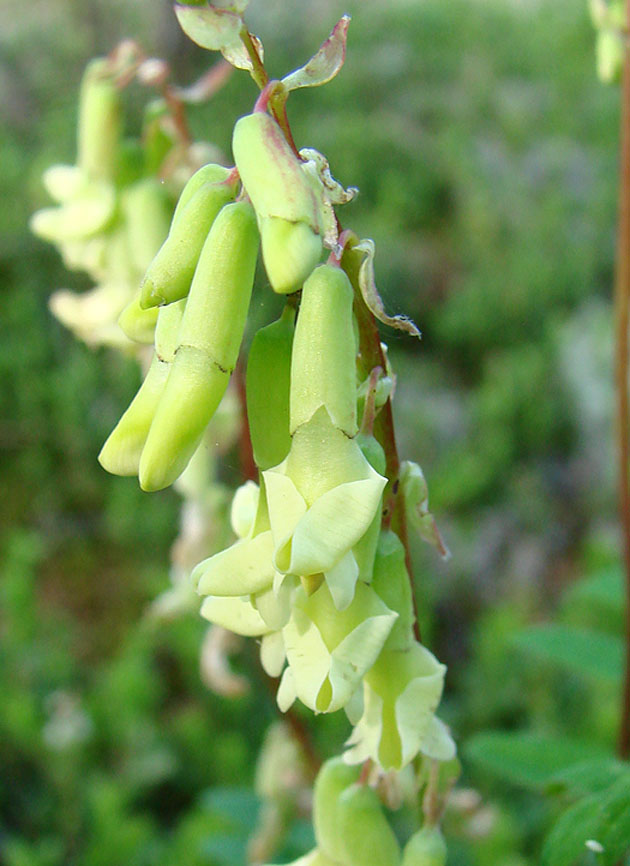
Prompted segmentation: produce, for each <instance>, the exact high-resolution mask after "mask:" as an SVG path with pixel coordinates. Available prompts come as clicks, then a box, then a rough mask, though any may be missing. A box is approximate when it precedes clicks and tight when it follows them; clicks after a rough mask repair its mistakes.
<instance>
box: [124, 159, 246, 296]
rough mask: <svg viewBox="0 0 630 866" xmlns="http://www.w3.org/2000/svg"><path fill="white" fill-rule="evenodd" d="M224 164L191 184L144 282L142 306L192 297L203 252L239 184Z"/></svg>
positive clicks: (205, 169) (201, 171)
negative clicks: (232, 178)
mask: <svg viewBox="0 0 630 866" xmlns="http://www.w3.org/2000/svg"><path fill="white" fill-rule="evenodd" d="M229 178H230V171H229V169H227V168H224V167H223V166H221V165H207V166H204V167H203V168H200V169H199V171H198V172H196V173H195V174H194V175H193V176H192V177H191V178H190V180H189V181H188V183H187V185H186V186H185V187H184V190H183V191H182V194H181V196H180V200H179V203H178V205H177V207H176V208H175V213H174V214H173V222H172V224H171V229H170V232H169V234H168V237H167V238H166V240H165V241H164V243H163V245H162V247H161V248H160V250H159V251H158V253H157V255H156V256H155V258H154V259H153V261H152V262H151V264H150V265H149V267H148V269H147V272H146V274H145V277H144V280H143V282H142V290H141V304H142V306H144V307H152V306H156V305H158V304H170V303H172V302H173V301H176V300H179V299H180V298H185V297H186V295H187V294H188V292H189V290H190V288H191V284H192V281H193V276H194V273H195V269H196V267H197V264H198V262H199V258H200V255H201V251H202V249H203V246H204V244H205V241H206V238H207V237H208V232H209V231H210V229H211V227H212V225H213V223H214V221H215V219H216V217H217V215H218V214H219V212H220V211H221V209H222V208H223V206H224V205H226V204H227V203H228V202H229V201H231V200H232V199H233V198H234V194H235V191H236V184H235V182H233V181H231V180H230V179H229Z"/></svg>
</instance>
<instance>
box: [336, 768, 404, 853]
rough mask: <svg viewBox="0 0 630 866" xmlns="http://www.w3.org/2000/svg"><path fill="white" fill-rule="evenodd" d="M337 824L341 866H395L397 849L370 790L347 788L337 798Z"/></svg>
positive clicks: (363, 787) (361, 787) (357, 785)
mask: <svg viewBox="0 0 630 866" xmlns="http://www.w3.org/2000/svg"><path fill="white" fill-rule="evenodd" d="M337 820H338V827H339V835H340V840H341V849H340V851H339V853H338V857H339V861H340V862H341V863H343V864H344V866H399V864H400V845H399V844H398V840H397V839H396V836H395V835H394V831H393V830H392V828H391V827H390V825H389V823H388V821H387V818H386V817H385V814H384V812H383V808H382V806H381V803H380V800H379V798H378V795H377V794H376V791H374V789H373V788H370V787H368V786H367V785H359V784H354V785H351V786H350V787H349V788H347V789H346V790H345V791H344V792H343V793H342V794H341V796H340V797H339V802H338V818H337Z"/></svg>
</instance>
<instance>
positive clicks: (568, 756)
mask: <svg viewBox="0 0 630 866" xmlns="http://www.w3.org/2000/svg"><path fill="white" fill-rule="evenodd" d="M464 753H465V755H466V757H467V758H468V760H470V761H474V762H475V763H476V764H479V765H480V766H482V767H484V768H485V769H486V770H488V771H490V772H492V773H494V774H495V775H497V776H499V777H500V778H503V779H506V780H508V781H510V782H513V783H515V784H517V785H523V786H525V787H529V788H538V789H544V788H547V787H548V786H549V785H550V784H553V782H554V779H556V778H557V776H558V774H559V773H560V772H562V771H564V770H567V769H568V768H570V767H572V766H574V765H575V764H578V763H581V762H584V761H586V760H596V759H599V760H604V759H606V758H608V757H609V755H608V753H607V752H606V751H605V750H604V749H603V748H602V747H601V746H597V745H594V744H593V743H591V742H583V741H581V740H571V739H569V738H568V737H562V738H560V737H558V738H556V737H543V736H540V735H537V734H533V733H529V732H518V733H506V732H504V731H488V732H486V733H482V734H477V735H476V736H474V737H472V738H471V739H470V740H468V742H467V743H466V746H465V749H464Z"/></svg>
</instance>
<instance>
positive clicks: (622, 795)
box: [542, 773, 630, 866]
mask: <svg viewBox="0 0 630 866" xmlns="http://www.w3.org/2000/svg"><path fill="white" fill-rule="evenodd" d="M588 842H594V843H598V845H599V846H601V849H598V850H601V853H600V854H599V860H598V862H599V863H601V864H603V866H614V864H615V863H617V861H618V860H619V858H620V857H623V855H624V854H625V853H627V852H628V851H629V850H630V773H626V774H625V775H624V776H623V777H622V778H621V779H618V781H617V782H615V783H614V784H613V785H612V786H611V787H610V788H608V789H607V790H605V791H603V792H601V793H598V794H593V795H591V796H590V797H585V798H584V799H582V800H579V801H578V802H577V803H575V804H574V805H573V806H571V808H569V809H567V811H566V812H564V813H563V814H562V815H561V816H560V818H559V819H558V821H557V822H556V824H555V826H554V828H553V830H552V831H551V833H550V834H549V836H548V837H547V840H546V842H545V845H544V848H543V857H542V862H543V866H573V864H574V863H576V861H578V860H579V859H580V858H581V857H582V856H583V855H584V854H585V853H586V851H588V846H587V843H588ZM602 849H603V850H602Z"/></svg>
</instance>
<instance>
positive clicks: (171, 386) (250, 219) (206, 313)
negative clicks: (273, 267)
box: [140, 201, 258, 490]
mask: <svg viewBox="0 0 630 866" xmlns="http://www.w3.org/2000/svg"><path fill="white" fill-rule="evenodd" d="M257 252H258V231H257V228H256V220H255V217H254V212H253V210H252V207H251V205H250V204H249V203H248V202H246V201H241V202H236V203H234V204H228V205H225V207H224V208H223V209H222V210H221V213H220V214H219V216H218V217H217V219H216V220H215V222H214V224H213V226H212V229H211V230H210V234H209V235H208V238H207V240H206V242H205V244H204V246H203V249H202V252H201V256H200V258H199V262H198V265H197V268H196V270H195V275H194V278H193V281H192V285H191V288H190V294H189V297H188V300H187V302H186V309H185V312H184V316H183V319H182V324H181V327H180V332H179V338H178V347H177V350H176V353H175V359H174V361H173V366H172V368H171V371H170V373H169V378H168V382H167V384H166V388H165V389H164V393H163V395H162V398H161V400H160V404H159V406H158V409H157V412H156V415H155V418H154V421H153V424H152V425H151V430H150V431H149V435H148V437H147V442H146V445H145V447H144V450H143V452H142V457H141V460H140V485H141V487H142V488H143V490H160V489H161V488H163V487H166V486H167V485H169V484H171V483H172V482H173V481H174V480H175V479H176V478H177V477H178V476H179V475H180V474H181V473H182V471H183V470H184V468H185V467H186V465H187V463H188V461H189V460H190V458H191V457H192V455H193V453H194V451H195V449H196V448H197V446H198V445H199V442H200V441H201V437H202V436H203V432H204V430H205V428H206V426H207V424H208V422H209V421H210V419H211V417H212V415H213V414H214V412H215V410H216V408H217V406H218V405H219V403H220V401H221V398H222V397H223V394H224V393H225V389H226V387H227V384H228V381H229V378H230V375H231V373H232V370H233V369H234V365H235V364H236V359H237V357H238V352H239V348H240V345H241V340H242V338H243V330H244V327H245V319H246V317H247V310H248V307H249V299H250V296H251V292H252V286H253V282H254V269H255V266H256V255H257Z"/></svg>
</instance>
